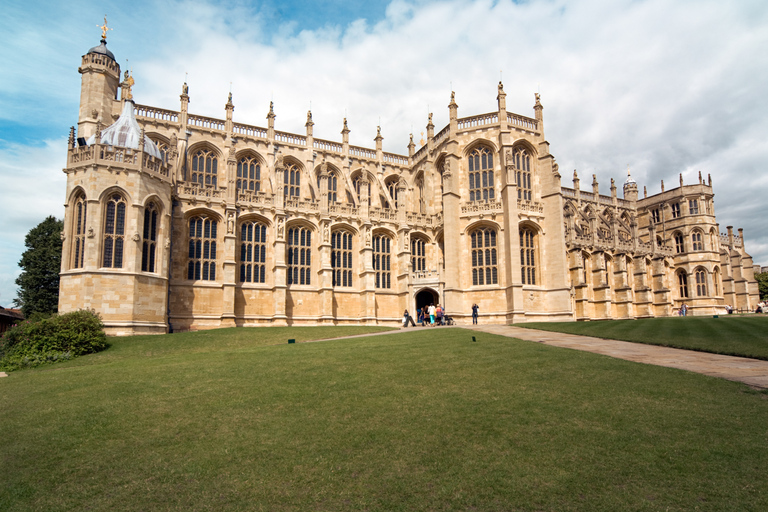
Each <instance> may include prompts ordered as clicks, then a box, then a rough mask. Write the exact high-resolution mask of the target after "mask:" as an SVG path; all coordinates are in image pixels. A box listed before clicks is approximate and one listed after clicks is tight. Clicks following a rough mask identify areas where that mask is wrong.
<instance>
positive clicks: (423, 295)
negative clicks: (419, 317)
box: [414, 288, 440, 311]
mask: <svg viewBox="0 0 768 512" xmlns="http://www.w3.org/2000/svg"><path fill="white" fill-rule="evenodd" d="M414 300H415V302H416V309H414V311H418V310H419V308H422V309H424V308H425V307H428V306H429V305H430V304H434V305H437V304H439V303H440V295H439V294H438V293H437V292H436V291H435V290H433V289H432V288H424V289H423V290H419V292H418V293H417V294H416V297H414Z"/></svg>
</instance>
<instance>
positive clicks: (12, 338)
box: [0, 310, 109, 370]
mask: <svg viewBox="0 0 768 512" xmlns="http://www.w3.org/2000/svg"><path fill="white" fill-rule="evenodd" d="M108 346H109V345H108V343H107V336H106V334H104V325H103V324H102V323H101V319H100V318H99V316H98V315H97V314H96V313H95V312H94V311H86V310H80V311H73V312H71V313H66V314H64V315H54V316H51V317H48V318H44V317H37V318H33V319H30V320H28V321H26V322H22V323H20V324H19V325H17V326H15V327H12V328H10V329H8V330H7V331H6V332H5V334H3V337H2V338H0V369H2V370H17V369H19V368H25V367H29V368H31V367H35V366H39V365H41V364H45V363H53V362H58V361H66V360H68V359H71V358H73V357H77V356H81V355H84V354H92V353H94V352H99V351H101V350H104V349H105V348H107V347H108Z"/></svg>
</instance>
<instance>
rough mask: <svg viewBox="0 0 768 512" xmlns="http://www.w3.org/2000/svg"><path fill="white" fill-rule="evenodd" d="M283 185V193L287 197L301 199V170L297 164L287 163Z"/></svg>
mask: <svg viewBox="0 0 768 512" xmlns="http://www.w3.org/2000/svg"><path fill="white" fill-rule="evenodd" d="M283 185H284V187H283V195H284V196H285V197H286V198H287V199H299V198H300V197H301V172H300V169H299V167H298V166H297V165H296V164H288V165H286V167H285V172H284V173H283ZM318 186H319V182H318Z"/></svg>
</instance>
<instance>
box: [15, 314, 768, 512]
mask: <svg viewBox="0 0 768 512" xmlns="http://www.w3.org/2000/svg"><path fill="white" fill-rule="evenodd" d="M330 332H331V328H293V329H277V328H276V329H271V328H260V329H234V330H223V331H208V332H205V333H191V334H175V335H167V336H156V337H135V338H124V339H113V340H111V341H112V343H113V346H112V347H111V348H110V349H108V350H107V351H105V352H102V353H99V354H95V355H91V356H85V357H81V358H78V359H76V360H73V361H71V362H67V363H61V364H58V365H54V366H49V367H45V368H39V369H35V370H25V371H18V372H14V373H12V374H11V375H10V377H8V378H4V379H0V411H1V414H2V416H0V510H14V511H15V510H20V511H26V510H45V511H50V510H78V511H79V510H151V511H156V510H161V511H162V510H211V511H230V510H264V511H306V510H320V511H346V510H369V511H374V510H402V511H411V510H435V511H437V510H440V511H448V510H457V511H458V510H462V511H463V510H474V511H497V510H499V511H550V510H551V511H572V510H584V511H611V512H614V511H623V510H640V511H643V510H649V511H651V510H653V511H655V510H662V511H667V510H668V511H683V510H697V509H698V510H716V511H750V510H754V511H762V510H768V469H766V468H768V427H766V425H768V394H766V393H762V392H757V391H753V390H751V389H749V388H748V387H747V386H744V385H741V384H738V383H733V382H729V381H725V380H721V379H715V378H709V377H705V376H702V375H698V374H693V373H688V372H683V371H678V370H673V369H668V368H661V367H654V366H650V365H641V364H635V363H631V362H627V361H620V360H616V359H611V358H608V357H603V356H598V355H595V354H590V353H585V352H577V351H573V350H562V349H558V348H555V347H550V346H546V345H541V344H537V343H530V342H524V341H519V340H514V339H510V338H504V337H499V336H493V335H489V334H483V333H477V332H471V331H465V330H461V329H423V330H422V329H420V330H412V331H408V332H407V333H400V334H392V335H386V334H385V335H380V336H373V337H366V338H353V339H346V340H338V341H325V342H320V343H297V344H295V345H288V344H286V343H285V342H286V340H287V338H289V337H290V338H296V339H297V340H302V339H313V338H314V339H317V338H326V337H328V333H330ZM342 332H344V333H345V334H347V333H349V331H342ZM472 336H475V337H476V338H477V340H478V341H477V342H475V343H473V342H472V341H471V337H472ZM251 340H253V341H251Z"/></svg>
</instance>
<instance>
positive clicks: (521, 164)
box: [512, 148, 533, 201]
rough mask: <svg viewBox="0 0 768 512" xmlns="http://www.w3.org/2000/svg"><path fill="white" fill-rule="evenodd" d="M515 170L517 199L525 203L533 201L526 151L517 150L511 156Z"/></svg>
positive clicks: (528, 156)
mask: <svg viewBox="0 0 768 512" xmlns="http://www.w3.org/2000/svg"><path fill="white" fill-rule="evenodd" d="M512 157H513V161H514V162H515V167H516V168H517V198H518V199H523V200H525V201H531V200H532V199H533V186H532V185H531V155H529V154H528V150H527V149H523V148H517V149H516V150H515V152H514V154H513V155H512Z"/></svg>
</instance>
